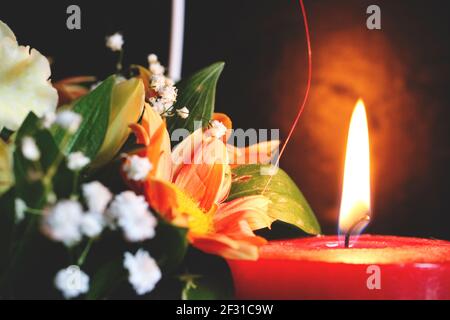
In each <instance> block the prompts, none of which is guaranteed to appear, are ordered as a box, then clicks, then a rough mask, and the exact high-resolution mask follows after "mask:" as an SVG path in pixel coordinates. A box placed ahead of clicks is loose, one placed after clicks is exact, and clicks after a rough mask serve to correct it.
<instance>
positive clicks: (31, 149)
mask: <svg viewBox="0 0 450 320" xmlns="http://www.w3.org/2000/svg"><path fill="white" fill-rule="evenodd" d="M22 154H23V156H24V157H25V158H26V159H28V160H31V161H37V160H39V158H40V157H41V152H40V151H39V148H38V146H37V145H36V141H34V139H33V138H31V137H24V138H23V139H22Z"/></svg>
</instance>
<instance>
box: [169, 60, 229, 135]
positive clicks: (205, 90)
mask: <svg viewBox="0 0 450 320" xmlns="http://www.w3.org/2000/svg"><path fill="white" fill-rule="evenodd" d="M224 65H225V64H224V63H223V62H217V63H214V64H212V65H210V66H209V67H206V68H204V69H202V70H200V71H198V72H197V73H195V74H194V75H192V76H191V77H189V78H187V79H185V80H182V81H181V82H180V83H178V84H177V85H176V86H177V88H178V98H177V102H176V104H175V108H176V109H180V108H182V107H187V108H188V109H189V117H188V118H187V119H181V118H180V117H173V118H169V119H168V129H169V132H172V131H173V130H175V129H178V128H185V129H187V130H189V131H190V132H192V131H194V129H196V128H194V122H195V121H202V126H205V125H207V123H208V121H209V120H210V119H211V117H212V114H213V112H214V105H215V99H216V86H217V80H218V79H219V76H220V74H221V73H222V70H223V67H224Z"/></svg>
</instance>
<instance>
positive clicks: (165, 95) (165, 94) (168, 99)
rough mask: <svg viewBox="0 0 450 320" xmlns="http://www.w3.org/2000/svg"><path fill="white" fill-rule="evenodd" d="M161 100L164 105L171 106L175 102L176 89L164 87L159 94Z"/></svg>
mask: <svg viewBox="0 0 450 320" xmlns="http://www.w3.org/2000/svg"><path fill="white" fill-rule="evenodd" d="M158 93H159V94H160V95H161V98H162V100H163V101H164V102H165V103H169V104H171V105H172V104H173V103H174V102H175V101H176V100H177V94H178V93H177V88H175V87H174V86H165V87H164V88H163V89H162V90H161V91H160V92H158Z"/></svg>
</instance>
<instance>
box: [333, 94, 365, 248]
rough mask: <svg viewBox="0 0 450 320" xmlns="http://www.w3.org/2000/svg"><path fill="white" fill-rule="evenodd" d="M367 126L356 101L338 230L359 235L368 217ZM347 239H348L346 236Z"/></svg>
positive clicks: (362, 112)
mask: <svg viewBox="0 0 450 320" xmlns="http://www.w3.org/2000/svg"><path fill="white" fill-rule="evenodd" d="M370 214H371V212H370V152H369V129H368V127H367V117H366V110H365V107H364V103H363V101H362V100H361V99H359V100H358V102H357V103H356V106H355V109H354V110H353V114H352V118H351V121H350V127H349V132H348V139H347V151H346V155H345V169H344V185H343V191H342V200H341V208H340V212H339V232H340V234H343V235H347V237H349V236H350V235H352V234H359V233H360V232H361V231H362V230H363V229H364V227H365V226H366V225H367V223H368V222H369V219H370ZM347 241H348V239H347Z"/></svg>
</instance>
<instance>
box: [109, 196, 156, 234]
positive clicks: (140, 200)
mask: <svg viewBox="0 0 450 320" xmlns="http://www.w3.org/2000/svg"><path fill="white" fill-rule="evenodd" d="M108 214H109V215H110V217H111V218H112V220H113V221H114V222H116V223H117V225H118V226H119V227H121V228H122V230H123V233H124V236H125V238H126V239H127V240H128V241H131V242H139V241H144V240H147V239H151V238H153V237H154V236H155V227H156V224H157V220H156V218H155V216H154V215H153V214H152V213H151V212H150V210H149V208H148V204H147V202H146V201H145V198H144V197H143V196H138V195H136V194H135V193H134V192H133V191H124V192H122V193H120V194H118V195H116V196H115V198H114V200H113V201H112V202H111V205H110V206H109V209H108Z"/></svg>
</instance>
